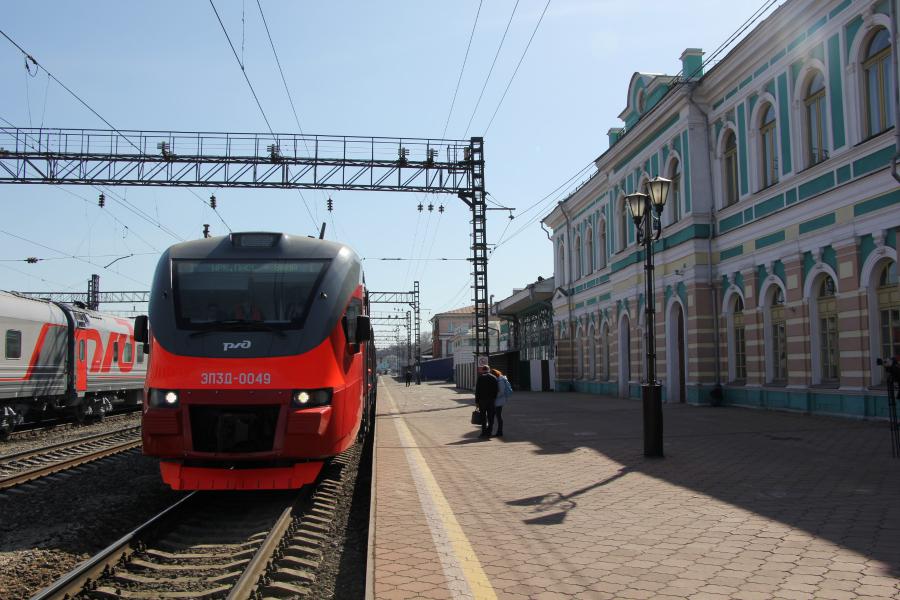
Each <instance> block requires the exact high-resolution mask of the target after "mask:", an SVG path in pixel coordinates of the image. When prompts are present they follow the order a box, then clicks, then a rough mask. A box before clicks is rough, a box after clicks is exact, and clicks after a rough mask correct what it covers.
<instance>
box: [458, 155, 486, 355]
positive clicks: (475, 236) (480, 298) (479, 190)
mask: <svg viewBox="0 0 900 600" xmlns="http://www.w3.org/2000/svg"><path fill="white" fill-rule="evenodd" d="M469 163H470V169H471V178H472V180H471V184H472V192H471V197H470V198H468V199H465V198H464V200H466V202H467V203H468V204H469V207H470V208H471V209H472V275H473V278H474V284H473V286H472V289H473V291H474V301H475V358H476V363H477V361H478V358H480V357H481V356H482V355H484V356H487V355H488V354H489V353H490V347H489V345H488V344H489V341H490V340H489V338H488V309H489V307H488V281H487V264H488V252H487V198H486V194H485V189H484V139H483V138H480V137H473V138H472V145H471V149H470V156H469Z"/></svg>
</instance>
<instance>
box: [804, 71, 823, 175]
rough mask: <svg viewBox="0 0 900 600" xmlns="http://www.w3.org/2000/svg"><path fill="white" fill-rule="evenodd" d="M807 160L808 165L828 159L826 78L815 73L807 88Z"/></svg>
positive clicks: (805, 103)
mask: <svg viewBox="0 0 900 600" xmlns="http://www.w3.org/2000/svg"><path fill="white" fill-rule="evenodd" d="M803 103H804V105H805V106H806V158H807V161H808V165H809V166H812V165H814V164H817V163H820V162H822V161H823V160H825V159H826V158H828V139H827V135H826V128H825V77H823V76H822V72H821V71H815V72H814V73H813V74H812V75H811V76H810V78H809V83H808V84H807V86H806V97H805V98H804V99H803Z"/></svg>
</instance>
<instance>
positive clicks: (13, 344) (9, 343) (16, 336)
mask: <svg viewBox="0 0 900 600" xmlns="http://www.w3.org/2000/svg"><path fill="white" fill-rule="evenodd" d="M6 358H9V359H13V358H22V332H21V331H16V330H15V329H7V330H6Z"/></svg>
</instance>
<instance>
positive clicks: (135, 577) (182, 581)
mask: <svg viewBox="0 0 900 600" xmlns="http://www.w3.org/2000/svg"><path fill="white" fill-rule="evenodd" d="M240 576H241V571H230V572H228V573H223V574H221V575H213V576H211V577H210V576H197V577H192V576H179V577H165V578H162V577H147V576H144V575H139V574H137V573H129V572H128V571H121V570H118V571H116V572H115V574H114V575H113V576H112V580H113V581H118V582H122V583H137V584H140V585H141V586H148V585H151V586H152V585H158V586H171V585H196V584H198V583H206V584H209V583H221V584H226V583H234V582H235V581H237V580H238V578H239V577H240Z"/></svg>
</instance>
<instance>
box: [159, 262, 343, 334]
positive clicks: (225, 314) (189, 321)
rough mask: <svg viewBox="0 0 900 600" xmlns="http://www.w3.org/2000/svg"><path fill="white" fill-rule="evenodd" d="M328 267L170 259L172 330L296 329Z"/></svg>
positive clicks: (300, 263)
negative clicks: (172, 306) (171, 274)
mask: <svg viewBox="0 0 900 600" xmlns="http://www.w3.org/2000/svg"><path fill="white" fill-rule="evenodd" d="M328 263H329V261H327V260H249V259H248V260H241V261H236V260H231V261H224V260H185V259H178V260H174V261H172V269H173V279H174V281H173V287H174V293H175V318H176V321H177V324H178V327H179V328H182V329H196V330H202V329H211V328H216V327H220V326H222V325H226V326H231V327H234V328H241V329H245V330H250V331H252V330H254V329H258V330H271V329H272V328H273V327H274V328H276V329H300V328H302V327H303V322H304V320H305V319H306V315H307V313H308V312H309V309H310V307H311V306H312V304H313V300H314V298H315V297H316V295H315V292H316V290H317V289H318V287H319V283H320V281H321V278H322V276H323V275H324V273H325V270H326V269H327V267H328ZM285 299H290V301H285ZM254 324H258V325H254Z"/></svg>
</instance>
